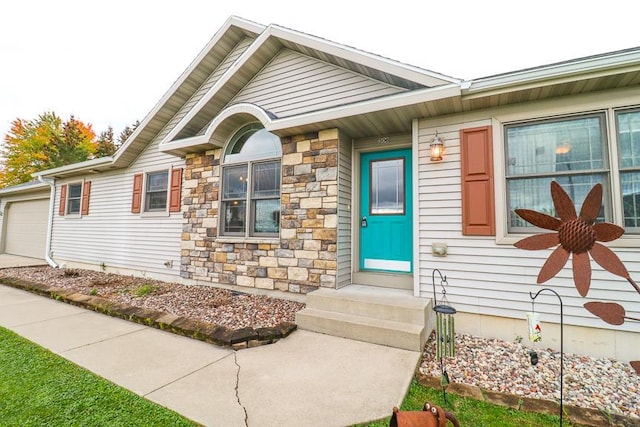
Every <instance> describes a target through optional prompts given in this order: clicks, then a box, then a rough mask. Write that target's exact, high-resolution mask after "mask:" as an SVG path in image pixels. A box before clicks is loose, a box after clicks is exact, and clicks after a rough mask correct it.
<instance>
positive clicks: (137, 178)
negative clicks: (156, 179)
mask: <svg viewBox="0 0 640 427" xmlns="http://www.w3.org/2000/svg"><path fill="white" fill-rule="evenodd" d="M142 176H143V175H142V174H141V173H137V174H135V175H134V176H133V197H132V199H131V213H140V207H141V205H142Z"/></svg>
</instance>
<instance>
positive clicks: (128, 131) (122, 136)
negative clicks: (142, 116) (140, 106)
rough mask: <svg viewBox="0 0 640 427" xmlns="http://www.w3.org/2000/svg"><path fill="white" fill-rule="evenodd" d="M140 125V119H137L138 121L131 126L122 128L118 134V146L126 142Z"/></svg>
mask: <svg viewBox="0 0 640 427" xmlns="http://www.w3.org/2000/svg"><path fill="white" fill-rule="evenodd" d="M138 126H140V120H136V122H135V123H134V124H132V125H131V126H126V127H125V128H124V129H122V132H120V135H119V136H118V146H120V145H122V144H124V142H125V141H126V140H127V138H129V137H130V136H131V134H132V133H133V132H134V131H135V130H136V129H137V128H138Z"/></svg>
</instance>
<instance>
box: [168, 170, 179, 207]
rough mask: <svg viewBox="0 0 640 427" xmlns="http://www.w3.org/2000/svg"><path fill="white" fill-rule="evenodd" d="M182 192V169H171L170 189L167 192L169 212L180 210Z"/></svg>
mask: <svg viewBox="0 0 640 427" xmlns="http://www.w3.org/2000/svg"><path fill="white" fill-rule="evenodd" d="M181 194H182V169H171V191H170V192H169V212H180V205H181V204H182V200H181Z"/></svg>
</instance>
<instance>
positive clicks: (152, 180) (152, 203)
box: [144, 171, 169, 212]
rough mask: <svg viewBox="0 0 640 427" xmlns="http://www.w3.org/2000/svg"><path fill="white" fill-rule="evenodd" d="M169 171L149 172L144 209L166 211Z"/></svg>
mask: <svg viewBox="0 0 640 427" xmlns="http://www.w3.org/2000/svg"><path fill="white" fill-rule="evenodd" d="M168 182H169V172H168V171H161V172H152V173H148V174H147V184H146V185H147V186H146V189H145V190H146V191H145V200H144V206H145V207H144V210H145V211H147V212H154V211H156V212H157V211H164V210H166V209H167V188H168Z"/></svg>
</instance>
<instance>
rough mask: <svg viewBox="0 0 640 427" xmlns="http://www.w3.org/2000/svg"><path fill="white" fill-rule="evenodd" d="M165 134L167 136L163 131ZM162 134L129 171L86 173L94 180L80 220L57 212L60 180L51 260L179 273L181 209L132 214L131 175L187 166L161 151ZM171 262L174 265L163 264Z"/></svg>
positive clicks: (55, 208)
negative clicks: (166, 212) (150, 213)
mask: <svg viewBox="0 0 640 427" xmlns="http://www.w3.org/2000/svg"><path fill="white" fill-rule="evenodd" d="M165 133H166V131H165V132H163V134H165ZM161 138H162V134H160V135H158V137H156V138H155V140H154V142H153V143H151V144H149V146H148V147H147V148H146V149H145V151H143V152H142V153H141V155H140V156H139V157H138V159H136V161H135V162H134V163H133V164H132V165H131V167H129V168H127V169H121V170H117V171H113V172H109V173H101V174H92V175H86V176H85V177H84V179H85V180H88V181H91V197H90V204H89V214H88V215H85V216H82V217H81V218H72V217H68V216H59V215H58V206H59V203H60V185H61V184H64V183H65V182H74V181H78V179H73V180H68V181H62V180H60V181H59V182H57V183H56V187H57V188H56V200H55V207H54V224H53V235H52V251H53V259H54V260H55V261H56V262H58V263H59V264H64V263H65V262H79V263H87V264H93V265H95V266H100V265H101V264H102V263H104V264H105V265H106V266H107V267H109V268H123V269H132V270H138V271H143V272H147V273H149V274H153V273H158V274H163V275H175V276H179V274H180V240H181V233H182V213H179V212H178V213H171V214H167V215H164V216H144V214H143V215H141V214H133V213H131V198H132V190H133V175H134V174H136V173H141V172H147V171H152V170H159V169H169V168H171V167H174V168H175V167H184V161H183V160H182V159H180V158H177V157H174V156H170V155H167V154H164V153H161V152H160V151H159V150H158V142H159V141H160V140H161ZM166 261H172V263H173V265H172V267H171V268H167V267H166V266H165V265H164V263H165V262H166Z"/></svg>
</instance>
